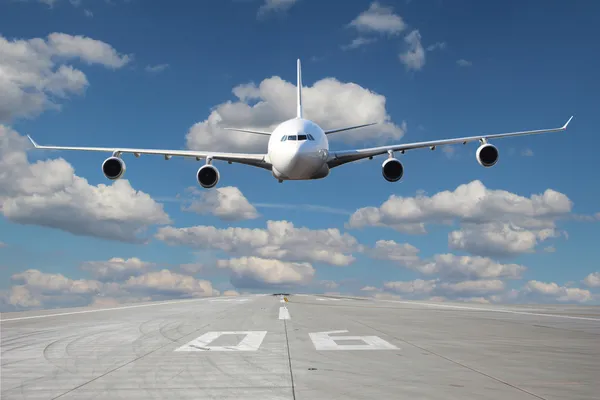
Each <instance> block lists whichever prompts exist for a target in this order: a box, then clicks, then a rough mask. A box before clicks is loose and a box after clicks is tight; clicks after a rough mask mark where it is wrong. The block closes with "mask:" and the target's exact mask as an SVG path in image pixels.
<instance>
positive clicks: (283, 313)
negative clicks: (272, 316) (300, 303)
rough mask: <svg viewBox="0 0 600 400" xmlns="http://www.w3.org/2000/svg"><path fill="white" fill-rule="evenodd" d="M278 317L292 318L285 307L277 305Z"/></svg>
mask: <svg viewBox="0 0 600 400" xmlns="http://www.w3.org/2000/svg"><path fill="white" fill-rule="evenodd" d="M279 319H292V317H291V316H290V312H289V311H288V309H287V307H279Z"/></svg>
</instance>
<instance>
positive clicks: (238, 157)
mask: <svg viewBox="0 0 600 400" xmlns="http://www.w3.org/2000/svg"><path fill="white" fill-rule="evenodd" d="M27 137H28V138H29V140H30V141H31V144H33V147H35V148H36V149H41V150H76V151H98V152H107V153H112V155H113V156H119V155H121V154H123V153H129V154H133V155H135V156H136V157H139V156H140V155H141V154H152V155H162V156H164V157H165V159H167V160H168V159H170V158H171V157H194V158H196V160H202V159H206V158H210V159H213V160H221V161H227V162H230V163H233V162H235V163H239V164H246V165H251V166H254V167H259V168H264V169H268V170H270V169H271V163H270V162H269V160H268V157H267V155H266V154H249V153H221V152H212V151H196V150H161V149H131V148H124V147H72V146H42V145H39V144H37V143H36V142H35V141H34V140H33V139H32V138H31V136H29V135H27Z"/></svg>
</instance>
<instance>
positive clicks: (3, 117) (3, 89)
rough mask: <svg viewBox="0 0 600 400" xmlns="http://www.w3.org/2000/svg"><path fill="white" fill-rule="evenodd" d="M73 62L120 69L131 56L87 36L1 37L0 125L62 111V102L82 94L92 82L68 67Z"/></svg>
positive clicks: (54, 34) (52, 34)
mask: <svg viewBox="0 0 600 400" xmlns="http://www.w3.org/2000/svg"><path fill="white" fill-rule="evenodd" d="M71 60H79V61H82V62H84V63H87V64H90V65H91V64H99V65H102V66H104V67H107V68H111V69H117V68H121V67H123V66H124V65H126V64H127V63H129V62H130V61H131V56H130V55H122V54H119V53H118V52H117V51H116V50H115V49H114V48H113V47H112V46H110V45H109V44H107V43H104V42H102V41H99V40H95V39H91V38H89V37H85V36H72V35H68V34H65V33H56V32H55V33H51V34H50V35H48V37H47V39H46V40H44V39H40V38H35V39H30V40H16V39H15V40H8V39H6V38H5V37H3V36H0V94H1V95H0V122H1V121H3V122H8V121H11V120H12V119H14V118H17V117H34V116H37V115H38V114H39V113H41V112H42V111H43V110H45V109H47V108H53V109H60V104H59V103H58V101H59V100H60V99H65V98H67V97H68V96H69V95H72V94H76V95H80V94H82V93H83V92H84V91H85V89H86V88H87V86H88V85H89V83H88V80H87V78H86V76H85V74H84V73H83V72H81V71H80V70H78V69H75V68H73V67H72V66H71V65H67V64H65V62H67V61H71Z"/></svg>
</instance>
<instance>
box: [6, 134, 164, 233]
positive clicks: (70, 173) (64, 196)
mask: <svg viewBox="0 0 600 400" xmlns="http://www.w3.org/2000/svg"><path fill="white" fill-rule="evenodd" d="M29 146H30V145H29V142H28V141H27V139H25V138H24V137H22V136H20V135H19V134H18V133H17V132H15V131H14V130H12V129H11V128H9V127H7V126H4V125H0V211H1V212H2V214H3V215H4V216H5V217H6V218H8V219H9V220H11V221H12V222H15V223H20V224H29V225H40V226H46V227H50V228H55V229H61V230H64V231H66V232H70V233H73V234H76V235H87V236H96V237H101V238H105V239H112V240H121V241H127V242H138V241H141V240H145V239H144V237H143V234H144V232H145V231H146V230H147V228H148V227H150V226H152V225H156V224H168V223H170V222H171V221H170V218H169V216H168V215H167V214H166V213H165V211H164V210H163V207H162V205H161V204H158V203H156V202H155V201H154V200H153V199H152V198H151V197H150V196H149V195H148V194H146V193H144V192H141V191H136V190H135V189H133V188H132V187H131V185H130V184H129V181H127V180H119V181H116V182H115V183H113V184H112V185H104V184H99V185H97V186H93V185H90V184H89V183H88V182H87V180H86V179H84V178H81V177H79V176H77V175H75V172H74V170H73V167H72V166H71V165H70V164H69V163H68V162H66V161H65V160H64V159H62V158H58V159H53V160H42V161H37V162H35V163H33V164H30V163H29V161H28V160H27V154H26V152H25V149H26V148H28V147H29Z"/></svg>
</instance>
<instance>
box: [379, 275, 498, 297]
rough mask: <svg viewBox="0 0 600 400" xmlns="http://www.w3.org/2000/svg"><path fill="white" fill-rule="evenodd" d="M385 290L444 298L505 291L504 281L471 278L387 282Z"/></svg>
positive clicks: (416, 295)
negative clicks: (457, 280)
mask: <svg viewBox="0 0 600 400" xmlns="http://www.w3.org/2000/svg"><path fill="white" fill-rule="evenodd" d="M383 288H384V290H387V291H391V292H396V293H401V294H404V295H406V294H410V295H412V296H411V297H419V298H423V297H424V296H438V297H443V298H454V299H464V298H471V297H477V296H489V295H493V294H497V293H501V292H503V291H504V288H505V285H504V282H503V281H501V280H499V279H493V280H469V281H461V282H442V281H440V280H439V279H432V280H423V279H416V280H414V281H396V282H385V283H384V284H383Z"/></svg>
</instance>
